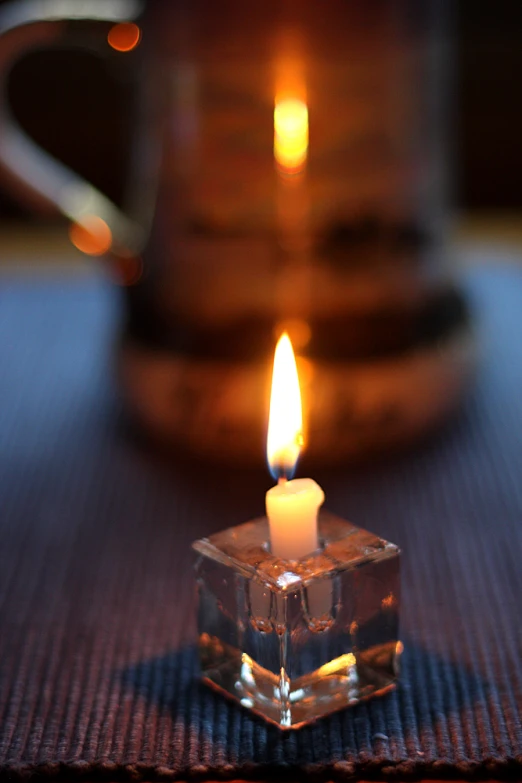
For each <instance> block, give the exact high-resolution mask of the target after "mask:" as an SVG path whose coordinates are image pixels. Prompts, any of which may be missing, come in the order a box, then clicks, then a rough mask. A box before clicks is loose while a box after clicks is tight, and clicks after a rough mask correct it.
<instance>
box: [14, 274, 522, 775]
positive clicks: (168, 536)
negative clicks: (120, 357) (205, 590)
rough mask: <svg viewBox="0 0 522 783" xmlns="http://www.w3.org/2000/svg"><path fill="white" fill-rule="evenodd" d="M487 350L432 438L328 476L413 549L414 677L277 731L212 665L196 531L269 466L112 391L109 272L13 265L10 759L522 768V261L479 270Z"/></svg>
mask: <svg viewBox="0 0 522 783" xmlns="http://www.w3.org/2000/svg"><path fill="white" fill-rule="evenodd" d="M468 285H469V288H470V292H471V296H472V298H473V299H474V301H475V304H476V308H477V312H478V315H479V319H480V324H481V329H482V332H483V336H484V339H483V346H484V354H485V356H484V362H483V369H482V371H481V374H480V378H479V381H478V384H477V386H476V388H475V390H474V392H473V394H472V395H471V398H470V400H469V402H468V403H467V405H466V407H465V410H464V411H463V413H462V415H460V417H459V418H458V419H457V421H456V422H454V424H453V426H451V427H448V428H447V430H446V431H445V433H444V434H443V435H441V436H439V437H437V439H436V440H432V441H431V442H430V443H427V444H425V445H424V446H423V447H422V448H421V449H418V450H417V451H416V452H415V453H410V454H408V455H405V456H401V457H399V458H397V459H394V460H392V461H390V462H388V463H382V464H380V465H378V466H373V468H372V469H370V468H366V469H364V470H361V469H360V470H358V471H356V472H355V473H354V472H348V471H346V470H338V471H335V472H334V473H328V474H326V475H316V476H315V477H316V478H317V480H319V481H321V483H322V485H323V487H324V488H325V491H326V494H327V497H328V507H329V508H330V509H331V510H332V511H334V512H336V513H339V514H341V515H343V516H346V517H348V518H350V519H352V520H353V521H354V522H356V523H357V524H360V525H362V526H364V527H368V528H369V529H371V530H373V531H375V532H376V533H378V534H380V535H382V536H384V537H386V538H388V539H390V540H392V541H394V542H396V543H398V544H399V545H401V546H402V548H403V550H404V555H405V559H404V571H403V586H404V608H403V615H402V617H403V623H402V635H403V639H404V642H405V645H406V650H405V654H404V657H403V674H402V680H401V685H400V688H399V689H398V690H397V691H396V692H395V693H393V694H391V695H389V696H386V697H384V698H382V699H381V700H375V701H372V702H369V703H367V704H362V705H359V706H357V707H355V708H353V709H351V710H346V711H344V712H342V713H338V714H336V715H334V716H332V717H330V718H327V719H325V720H323V721H321V722H319V723H317V724H316V725H314V726H312V727H307V728H304V729H303V730H301V731H298V732H288V733H281V732H279V731H278V730H277V729H276V728H275V727H271V726H267V725H265V723H264V722H262V721H261V720H258V719H256V718H253V717H252V716H251V715H249V714H248V713H247V712H246V711H243V710H242V709H241V708H239V707H236V706H235V705H233V704H231V703H228V702H227V701H225V700H222V699H221V698H220V697H218V696H216V695H215V694H214V693H212V692H211V691H209V690H207V689H206V688H205V687H203V686H201V685H200V684H199V682H198V679H197V662H196V655H195V648H194V638H195V637H194V617H193V583H192V575H191V556H190V553H189V550H188V542H189V541H190V540H192V539H193V538H196V537H199V536H201V535H205V534H208V533H210V532H212V531H215V530H218V529H220V528H223V527H225V526H227V525H230V524H235V523H237V522H240V521H243V520H245V519H247V518H249V517H252V516H254V515H256V514H258V513H260V512H262V507H263V493H264V491H265V490H266V488H267V487H268V486H269V484H270V479H269V477H268V476H267V475H266V474H265V470H264V465H263V464H262V463H263V455H261V454H260V458H259V459H260V467H259V471H258V472H256V473H252V474H247V473H243V472H240V471H236V472H234V473H233V474H231V473H230V471H226V470H225V469H223V468H218V467H215V468H210V467H204V466H198V465H195V464H188V463H183V462H182V461H181V460H180V461H179V464H174V465H173V466H172V467H171V468H169V469H167V468H166V467H165V466H164V465H162V464H160V463H159V462H157V463H156V462H155V461H154V460H153V459H151V458H150V456H147V455H146V454H145V453H144V452H143V451H142V450H141V449H140V447H139V446H138V445H137V444H136V443H134V442H133V440H132V438H129V437H128V434H127V433H126V430H125V427H124V426H123V423H122V415H121V411H120V409H119V405H118V402H117V398H116V395H115V392H114V390H113V382H112V379H111V350H112V343H113V337H114V335H115V333H116V328H117V323H118V321H119V312H118V300H117V297H116V294H115V292H114V291H113V290H112V289H111V288H110V287H109V285H108V284H107V283H104V282H103V281H102V280H100V279H98V278H96V277H94V276H93V277H92V278H90V277H81V278H79V277H78V278H73V277H72V276H71V277H69V278H63V279H62V278H56V279H54V280H52V279H51V280H43V279H40V280H34V279H31V280H24V279H22V278H19V279H17V278H13V277H11V278H9V279H6V278H5V277H4V278H3V280H0V329H1V332H0V333H1V335H2V337H1V341H0V366H1V368H2V372H1V377H0V390H1V397H0V399H1V406H0V443H1V455H0V459H1V469H0V499H1V500H0V502H1V512H0V539H1V546H0V586H1V593H0V777H1V778H3V779H9V780H12V779H14V778H16V777H17V776H19V775H23V776H27V775H30V774H34V773H38V774H39V775H42V776H48V777H52V778H53V779H54V778H62V779H66V780H68V781H72V780H75V779H77V778H79V777H83V778H84V779H89V780H93V779H98V778H100V779H102V778H103V779H107V780H119V779H133V780H137V779H142V780H149V781H152V780H160V779H161V780H167V779H171V778H184V779H187V778H202V777H205V776H206V777H210V778H212V777H214V778H224V777H226V778H238V777H243V778H254V777H257V778H259V777H263V776H264V777H274V776H276V775H286V776H288V777H289V778H290V779H299V780H304V779H306V778H312V777H314V778H322V779H325V780H333V779H337V780H341V779H346V780H347V779H350V780H351V779H355V778H357V777H363V778H366V779H370V778H373V779H379V778H393V777H395V778H400V779H403V780H404V779H406V778H413V777H415V776H419V777H422V776H424V777H442V776H444V775H449V776H454V777H468V778H470V777H475V778H477V779H478V778H489V777H497V778H508V777H510V779H516V778H519V779H522V724H521V716H520V705H521V689H522V649H521V648H522V645H521V636H522V634H521V599H522V591H521V586H522V567H521V560H522V348H521V345H522V273H521V272H519V271H517V270H516V269H515V268H513V269H508V268H506V269H504V270H502V269H496V270H490V271H488V270H485V269H484V270H481V271H479V272H476V273H474V275H472V276H471V277H470V279H469V281H468Z"/></svg>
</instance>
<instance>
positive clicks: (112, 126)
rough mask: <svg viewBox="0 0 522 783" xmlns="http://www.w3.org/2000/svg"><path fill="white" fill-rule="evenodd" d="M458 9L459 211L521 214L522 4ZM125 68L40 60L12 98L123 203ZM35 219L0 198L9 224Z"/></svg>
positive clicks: (24, 64)
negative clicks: (502, 211)
mask: <svg viewBox="0 0 522 783" xmlns="http://www.w3.org/2000/svg"><path fill="white" fill-rule="evenodd" d="M5 1H6V0H0V5H1V4H3V3H5ZM420 2H422V0H420ZM452 9H453V11H454V32H455V76H454V99H455V106H454V120H453V127H454V132H453V151H454V160H455V172H454V183H455V196H456V198H455V201H456V206H457V207H458V208H460V209H464V210H477V209H484V210H495V209H499V210H516V209H518V208H519V207H521V206H522V186H521V183H522V100H521V92H522V0H496V2H493V0H486V2H474V1H473V0H458V1H457V2H455V3H453V5H452ZM110 57H111V53H110V52H109V51H108V47H107V48H106V54H105V58H106V59H108V58H110ZM116 59H118V63H119V64H118V65H117V66H116V68H114V67H111V68H109V69H108V68H107V67H106V63H105V64H104V62H103V59H100V58H98V57H95V56H93V55H92V54H89V53H87V52H84V51H78V50H69V51H67V50H60V51H53V52H33V53H31V54H30V55H28V56H27V57H26V58H24V60H22V61H21V62H20V63H18V64H17V66H16V67H15V69H14V71H13V73H12V77H11V80H10V84H9V90H8V93H9V99H10V101H11V104H12V107H13V110H14V113H15V115H16V117H17V118H18V120H19V121H20V123H21V124H22V126H23V127H24V128H26V129H27V131H28V132H29V133H30V135H32V136H33V137H34V138H35V139H36V140H37V141H38V142H39V143H40V144H41V145H42V146H43V147H45V148H46V149H47V150H49V151H50V152H52V153H54V154H56V155H57V156H58V157H60V158H61V160H63V161H64V162H66V163H67V164H69V165H70V166H72V167H73V168H74V169H75V170H76V171H78V172H79V173H80V174H82V175H84V176H85V177H87V178H88V179H89V180H91V181H92V182H93V183H94V184H95V185H97V186H98V187H99V188H100V189H101V190H103V191H104V192H106V193H107V194H108V195H109V196H111V197H112V198H113V199H114V200H116V201H120V199H121V196H122V191H123V188H124V172H125V168H126V162H127V159H128V154H129V141H130V129H131V126H132V121H131V113H132V110H131V105H132V101H131V93H132V89H131V84H130V81H129V78H128V67H127V66H128V62H127V61H126V57H123V58H122V57H121V56H120V57H119V58H116ZM112 65H114V63H113V64H112ZM30 217H31V216H30V213H29V212H28V211H27V209H26V208H24V207H21V206H20V205H19V204H17V203H16V201H15V200H14V199H12V198H11V197H10V196H9V195H8V194H7V193H6V192H5V190H2V189H1V188H0V220H1V219H3V220H4V221H5V220H12V219H22V220H23V219H26V218H27V219H29V218H30Z"/></svg>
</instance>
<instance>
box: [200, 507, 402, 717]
mask: <svg viewBox="0 0 522 783" xmlns="http://www.w3.org/2000/svg"><path fill="white" fill-rule="evenodd" d="M319 540H320V548H319V549H318V550H317V551H316V552H314V553H312V554H311V555H310V556H308V557H305V558H301V559H300V560H295V561H294V560H282V559H280V558H277V557H274V556H273V555H272V554H271V553H270V547H269V543H268V542H269V532H268V521H267V519H266V518H265V517H261V518H259V519H255V520H253V521H252V522H246V523H245V524H243V525H238V526H237V527H232V528H229V529H228V530H223V531H222V532H220V533H216V534H215V535H213V536H210V537H209V538H204V539H200V540H199V541H196V542H194V544H193V548H194V549H195V550H196V552H197V553H198V557H197V561H196V565H195V570H196V580H197V588H198V629H199V647H200V658H201V669H202V676H203V679H204V681H205V682H206V683H208V684H209V685H211V686H212V687H213V688H215V689H217V690H219V691H221V692H222V693H224V694H225V695H227V696H229V697H232V698H234V699H236V700H237V701H238V702H239V703H240V704H242V705H243V706H244V707H247V708H249V709H251V710H252V711H253V712H255V713H257V714H258V715H261V716H262V717H264V718H265V719H266V720H269V721H271V722H273V723H276V724H277V725H278V726H280V727H281V728H297V727H299V726H302V725H303V724H304V723H308V722H309V721H312V720H315V719H317V718H320V717H321V716H323V715H326V714H328V713H330V712H333V711H335V710H339V709H342V708H344V707H347V706H349V705H353V704H356V703H357V702H359V701H361V700H363V699H368V698H370V697H372V696H378V695H381V694H384V693H386V692H387V691H389V690H390V689H392V688H393V687H395V681H396V678H397V673H398V657H399V654H400V651H401V648H402V645H401V643H400V642H399V640H398V621H399V590H400V581H399V579H400V575H399V560H400V551H399V549H398V547H396V546H395V545H394V544H391V543H389V542H388V541H384V540H383V539H381V538H378V537H377V536H375V535H373V534H372V533H369V532H368V531H366V530H362V529H360V528H357V527H355V526H354V525H352V524H350V523H349V522H346V521H345V520H343V519H340V518H339V517H336V516H333V515H332V514H329V513H328V512H324V511H322V512H320V514H319Z"/></svg>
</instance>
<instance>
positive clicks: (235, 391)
mask: <svg viewBox="0 0 522 783" xmlns="http://www.w3.org/2000/svg"><path fill="white" fill-rule="evenodd" d="M445 17H446V3H445V2H443V0H424V1H423V2H418V1H415V0H388V1H387V2H376V3H368V2H365V1H364V0H352V2H347V1H346V0H322V2H320V3H317V2H312V0H310V1H309V2H305V1H304V0H300V1H299V0H266V2H263V3H244V2H242V0H221V2H219V3H216V2H213V0H173V2H163V1H162V0H156V1H154V0H153V1H152V2H149V3H146V4H143V3H141V2H138V0H39V2H33V1H32V0H25V1H24V0H18V2H13V3H11V4H9V5H7V6H4V7H2V9H1V14H0V32H1V33H2V36H3V38H2V39H1V40H0V46H1V47H2V50H3V52H4V56H3V58H2V60H1V62H0V68H1V71H2V73H1V76H2V77H3V80H4V84H5V80H6V78H7V75H8V71H9V68H10V65H11V64H12V63H13V62H14V61H15V60H16V59H17V58H19V57H20V55H21V54H22V53H23V52H24V51H26V50H27V49H28V48H29V47H34V46H36V45H48V44H49V43H50V42H52V43H53V45H56V42H58V41H62V40H63V41H65V40H67V41H68V43H69V44H70V42H71V41H72V42H74V40H75V37H76V38H77V40H78V41H81V42H82V44H84V43H85V35H86V34H88V35H89V36H90V37H91V39H92V40H93V41H96V40H97V41H98V43H99V45H100V46H107V45H111V46H112V47H113V48H114V49H117V50H119V51H126V50H128V49H133V50H134V49H135V51H134V53H133V55H132V58H131V60H129V67H132V68H133V69H134V71H135V77H136V88H135V91H136V106H137V110H136V117H135V125H134V154H133V158H132V165H131V166H130V170H129V173H128V189H127V190H128V194H129V197H128V208H127V209H126V210H121V209H119V208H117V207H116V206H115V205H114V204H113V203H111V202H110V201H109V199H107V198H106V197H105V196H103V195H102V194H101V193H100V192H99V191H97V190H96V189H95V188H94V187H93V186H91V185H90V184H89V183H87V182H85V181H83V180H82V179H81V178H80V177H78V176H77V175H75V174H74V173H73V172H71V171H70V170H68V169H66V168H65V167H64V166H63V165H62V164H60V163H59V162H58V161H56V160H54V159H51V158H50V157H49V156H48V155H46V154H45V153H44V152H43V151H42V150H39V149H38V148H36V146H35V145H34V144H33V143H32V142H31V141H30V140H29V139H28V138H27V137H26V136H24V135H23V133H22V132H21V130H20V129H19V128H18V127H17V126H16V124H15V122H14V120H13V119H12V117H10V115H9V112H8V109H7V107H6V104H5V101H4V102H3V106H1V107H0V161H1V164H2V168H3V171H4V174H5V175H6V177H8V178H9V179H10V180H11V182H15V183H16V184H17V185H18V190H19V192H24V193H26V194H29V193H30V194H31V195H32V196H33V197H34V196H36V197H37V198H38V199H40V200H42V201H43V202H45V203H46V204H47V205H49V204H50V205H51V206H52V207H53V208H54V209H56V210H58V211H60V212H61V213H63V214H65V215H66V216H67V217H68V218H69V219H70V221H71V236H72V238H73V241H75V243H76V244H77V245H78V246H79V247H81V248H82V249H84V250H85V251H86V252H92V253H100V252H105V253H106V254H107V255H108V256H109V257H110V258H111V259H112V260H113V262H114V263H115V264H116V265H117V266H118V268H119V269H120V270H123V271H124V277H125V280H126V282H127V283H128V285H127V286H126V288H125V289H124V296H125V301H126V318H125V323H124V327H123V332H122V337H121V340H119V342H118V350H117V362H118V368H119V377H120V380H121V389H122V393H123V396H124V398H125V400H126V402H127V405H128V409H129V410H130V411H131V412H132V415H133V416H134V417H135V419H136V420H137V421H138V422H139V423H140V425H141V426H142V427H143V428H144V429H145V430H146V431H147V432H148V433H150V434H151V435H153V436H154V437H156V438H158V439H160V440H162V441H163V442H168V443H170V444H173V445H177V446H179V445H181V446H184V447H188V448H189V449H191V450H194V451H196V452H197V453H198V454H206V455H210V456H213V457H218V458H219V459H228V458H230V459H231V460H238V459H245V460H252V461H257V460H259V459H260V458H262V454H263V451H264V439H265V433H266V421H267V410H268V402H267V400H268V388H269V381H270V372H271V359H272V354H273V348H274V345H275V341H276V338H277V337H278V336H279V334H280V332H281V331H283V330H284V329H286V330H287V331H288V332H289V334H290V336H291V338H292V340H293V343H294V347H295V349H296V352H297V353H298V355H299V370H300V378H301V385H302V392H303V397H304V410H305V412H306V432H305V440H306V442H307V451H308V453H309V455H310V456H312V457H316V458H318V459H320V460H322V461H325V460H327V461H330V460H337V459H344V458H348V457H352V456H359V455H361V454H368V453H372V452H374V451H376V450H381V449H383V448H386V447H392V446H395V445H396V444H398V443H401V442H406V441H408V440H411V439H412V438H414V437H416V436H418V435H419V434H420V433H422V432H424V431H425V430H427V429H429V428H430V427H433V426H434V425H436V424H437V423H438V422H439V421H440V420H441V418H442V417H444V416H445V415H446V414H447V412H448V411H449V410H450V409H451V408H453V407H454V405H455V403H456V401H457V400H458V398H459V397H460V395H461V393H462V391H463V389H464V388H465V385H466V382H467V380H468V378H469V376H470V372H471V370H472V368H473V364H474V350H473V337H472V333H471V330H470V323H469V315H468V310H467V307H466V303H465V301H464V299H463V297H462V295H461V293H460V291H459V290H458V288H457V287H455V285H454V284H453V283H452V280H451V276H450V275H448V264H447V258H448V255H447V245H446V229H447V224H448V211H447V184H448V183H447V180H448V177H447V166H446V160H445V136H446V115H447V101H446V99H447V92H448V90H447V69H448V66H447V63H448V40H447V36H446V26H445ZM92 21H94V22H96V25H94V26H93V25H92V24H90V22H92ZM86 25H87V28H86ZM86 29H87V33H86V32H85V31H86ZM80 31H81V35H80ZM20 186H22V187H21V188H20Z"/></svg>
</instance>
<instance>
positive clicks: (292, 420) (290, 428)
mask: <svg viewBox="0 0 522 783" xmlns="http://www.w3.org/2000/svg"><path fill="white" fill-rule="evenodd" d="M302 445H303V411H302V405H301V391H300V388H299V377H298V375H297V365H296V362H295V356H294V351H293V348H292V343H291V342H290V338H289V336H288V334H287V333H286V332H284V334H282V335H281V337H280V338H279V341H278V343H277V346H276V349H275V355H274V370H273V374H272V392H271V395H270V414H269V417H268V435H267V440H266V454H267V459H268V465H269V467H270V472H271V473H272V475H273V477H274V478H275V479H279V478H290V477H291V476H292V474H293V472H294V469H295V466H296V463H297V460H298V458H299V453H300V451H301V447H302Z"/></svg>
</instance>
